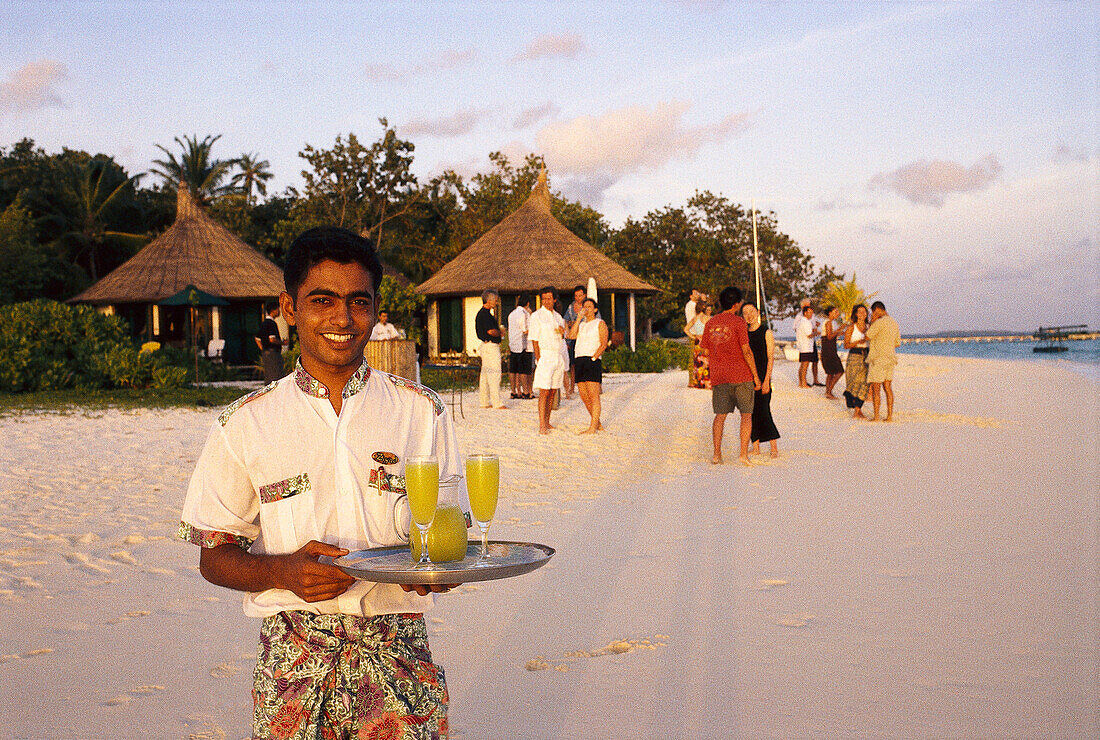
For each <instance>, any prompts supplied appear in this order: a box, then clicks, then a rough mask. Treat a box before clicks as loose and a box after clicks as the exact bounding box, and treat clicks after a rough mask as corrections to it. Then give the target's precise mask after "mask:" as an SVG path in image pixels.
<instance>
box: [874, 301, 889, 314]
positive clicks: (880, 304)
mask: <svg viewBox="0 0 1100 740" xmlns="http://www.w3.org/2000/svg"><path fill="white" fill-rule="evenodd" d="M876 308H881V309H882V310H883V311H885V310H886V304H885V303H883V302H882V301H875V302H874V303H872V304H871V313H874V312H875V309H876Z"/></svg>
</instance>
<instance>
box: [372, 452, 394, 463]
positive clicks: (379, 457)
mask: <svg viewBox="0 0 1100 740" xmlns="http://www.w3.org/2000/svg"><path fill="white" fill-rule="evenodd" d="M370 459H371V460H374V461H375V462H376V463H380V464H382V465H396V464H397V455H395V454H393V453H392V452H384V451H382V450H379V451H378V452H375V453H374V454H373V455H371V456H370Z"/></svg>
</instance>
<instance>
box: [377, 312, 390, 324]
mask: <svg viewBox="0 0 1100 740" xmlns="http://www.w3.org/2000/svg"><path fill="white" fill-rule="evenodd" d="M389 321H390V315H389V314H388V313H386V312H385V311H379V312H378V323H379V324H387V323H389Z"/></svg>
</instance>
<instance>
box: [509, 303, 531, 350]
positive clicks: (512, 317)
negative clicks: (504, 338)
mask: <svg viewBox="0 0 1100 740" xmlns="http://www.w3.org/2000/svg"><path fill="white" fill-rule="evenodd" d="M527 323H528V317H527V311H526V310H525V309H524V308H523V306H516V307H515V309H514V310H513V311H512V313H510V314H508V351H509V352H527V351H528V349H527Z"/></svg>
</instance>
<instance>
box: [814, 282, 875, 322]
mask: <svg viewBox="0 0 1100 740" xmlns="http://www.w3.org/2000/svg"><path fill="white" fill-rule="evenodd" d="M877 295H878V291H875V292H874V293H869V294H868V293H864V292H863V290H862V289H861V288H860V287H859V286H858V285H857V284H856V274H855V273H854V272H853V273H852V279H851V280H847V281H845V280H831V281H829V284H828V286H827V287H826V288H825V291H824V292H823V293H822V294H821V303H822V304H823V305H826V306H836V307H837V308H839V309H840V316H841V318H843V319H844V320H845V321H847V320H848V317H849V316H851V315H852V309H853V308H855V307H856V306H858V305H859V304H861V303H864V304H866V303H867V302H868V301H870V300H871V299H872V298H874V297H875V296H877Z"/></svg>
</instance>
